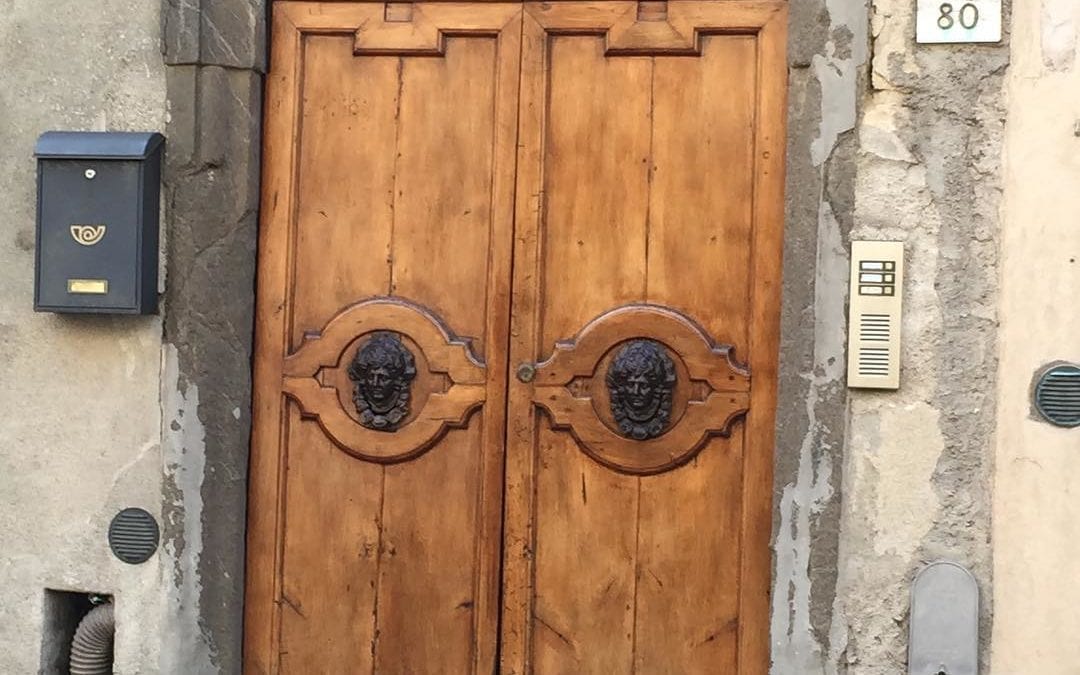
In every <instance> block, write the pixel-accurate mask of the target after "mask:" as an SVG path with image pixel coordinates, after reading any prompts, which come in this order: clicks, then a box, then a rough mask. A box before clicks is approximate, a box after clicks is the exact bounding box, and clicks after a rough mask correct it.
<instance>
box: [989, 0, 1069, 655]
mask: <svg viewBox="0 0 1080 675" xmlns="http://www.w3.org/2000/svg"><path fill="white" fill-rule="evenodd" d="M1078 33H1080V3H1077V2H1075V0H1041V1H1035V2H1028V3H1017V4H1016V5H1015V8H1014V10H1013V33H1012V48H1011V49H1012V65H1011V66H1010V69H1009V76H1008V89H1009V121H1008V125H1007V127H1006V129H1007V133H1006V156H1005V197H1004V202H1005V203H1004V223H1003V228H1002V234H1001V249H1002V270H1001V279H1002V281H1001V289H1002V298H1001V312H1000V316H1001V336H1000V350H999V351H1000V359H1001V367H1000V373H999V377H998V381H999V385H1000V386H999V395H998V421H997V463H996V471H995V480H994V579H995V581H994V606H995V618H994V633H993V647H992V652H993V668H994V672H995V673H1002V674H1003V675H1004V674H1008V673H1046V674H1047V675H1059V674H1060V675H1064V674H1065V673H1076V672H1077V668H1080V665H1078V664H1080V641H1078V640H1077V639H1076V636H1077V634H1080V611H1078V609H1077V608H1078V607H1080V585H1078V584H1077V583H1076V580H1077V579H1078V578H1080V500H1078V499H1077V496H1076V486H1077V485H1078V484H1080V462H1078V459H1080V454H1078V453H1080V429H1072V430H1069V429H1059V428H1056V427H1052V426H1050V425H1048V424H1046V423H1044V422H1041V421H1037V420H1036V419H1035V417H1034V416H1033V415H1032V410H1031V398H1030V385H1031V382H1032V377H1033V375H1034V373H1035V372H1036V371H1037V370H1038V369H1040V368H1042V367H1043V366H1045V365H1046V364H1048V363H1049V362H1051V361H1056V360H1058V359H1061V360H1068V361H1072V362H1077V363H1080V313H1078V312H1077V311H1076V308H1077V304H1076V298H1077V294H1078V293H1080V60H1078V58H1077V55H1078V52H1077V47H1078V43H1077V38H1078Z"/></svg>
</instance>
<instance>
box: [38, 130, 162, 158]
mask: <svg viewBox="0 0 1080 675" xmlns="http://www.w3.org/2000/svg"><path fill="white" fill-rule="evenodd" d="M164 142H165V137H164V136H162V135H161V134H159V133H153V132H138V131H135V132H133V131H46V132H45V133H43V134H42V135H41V136H39V137H38V141H37V145H36V146H35V147H34V156H35V157H37V158H38V159H76V158H77V159H147V158H149V157H151V156H152V155H154V154H155V153H156V152H157V151H158V150H159V148H160V147H161V144H162V143H164Z"/></svg>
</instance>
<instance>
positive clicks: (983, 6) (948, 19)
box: [915, 0, 1001, 44]
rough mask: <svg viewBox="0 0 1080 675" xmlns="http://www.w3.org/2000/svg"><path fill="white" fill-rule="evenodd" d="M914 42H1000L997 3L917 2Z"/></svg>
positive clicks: (991, 0)
mask: <svg viewBox="0 0 1080 675" xmlns="http://www.w3.org/2000/svg"><path fill="white" fill-rule="evenodd" d="M918 2H919V4H918V13H917V15H916V21H915V39H916V42H921V43H927V44H942V43H950V42H1000V41H1001V0H918Z"/></svg>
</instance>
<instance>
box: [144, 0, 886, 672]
mask: <svg viewBox="0 0 1080 675" xmlns="http://www.w3.org/2000/svg"><path fill="white" fill-rule="evenodd" d="M268 4H269V3H268V0H162V33H163V36H162V49H163V53H164V59H165V63H166V64H167V66H168V68H167V95H168V102H169V108H168V110H169V122H168V126H167V128H166V135H167V138H168V151H167V160H166V170H165V177H164V181H165V192H164V195H165V199H166V221H165V222H166V223H167V224H166V236H165V242H166V244H165V246H166V261H167V262H166V272H167V278H166V282H165V287H166V292H165V303H164V315H165V345H164V368H163V378H162V407H163V420H164V423H163V424H164V427H163V430H162V447H163V454H164V460H165V462H164V463H165V467H164V470H165V481H164V484H165V493H164V495H163V505H162V521H163V528H162V530H163V542H164V543H163V547H162V552H163V558H162V560H163V565H164V567H163V574H164V576H165V586H166V588H167V589H168V599H167V601H168V603H169V606H168V608H167V611H166V618H165V624H164V627H165V636H164V638H163V644H162V666H163V672H222V673H239V672H240V659H241V645H242V639H243V595H244V534H245V520H246V513H245V509H246V501H247V462H248V443H249V435H250V429H251V356H252V330H253V318H254V301H255V255H256V232H257V217H258V205H259V175H260V145H261V132H262V109H261V103H262V84H263V77H264V75H265V73H266V63H267V58H266V54H267V45H266V39H267V37H266V26H267V24H268ZM832 4H833V3H832V2H829V1H827V0H793V2H792V12H791V25H790V30H789V35H790V45H789V64H790V68H789V73H790V95H789V101H790V103H789V119H788V138H789V141H788V146H789V149H788V176H787V223H786V233H785V239H786V241H785V261H784V275H785V278H784V314H783V321H782V347H781V370H780V372H781V379H780V399H779V406H778V411H777V420H778V433H777V444H776V478H775V486H776V487H775V490H774V514H775V516H774V519H775V526H774V531H775V533H776V534H774V543H775V546H776V549H777V558H776V559H777V565H776V568H775V569H774V584H773V586H774V589H775V593H776V595H777V600H774V602H773V607H774V611H773V620H772V627H773V632H774V636H773V644H774V654H773V656H774V662H775V663H776V669H777V670H778V671H779V672H793V671H791V670H790V668H788V666H795V665H796V664H795V663H794V662H792V661H791V660H790V659H791V655H792V654H799V653H801V654H803V655H806V654H807V652H808V651H809V652H819V653H820V652H821V651H824V652H827V651H828V650H829V644H828V637H829V636H828V632H829V624H830V621H831V614H832V605H833V599H834V594H835V586H836V560H837V550H836V549H837V540H838V524H839V514H840V509H839V504H840V485H839V483H840V481H839V478H838V476H839V473H838V472H839V467H840V466H841V463H842V462H841V460H842V457H841V453H842V449H843V445H844V443H843V420H844V406H845V405H846V400H845V399H846V393H845V390H844V387H843V383H842V381H840V380H838V378H837V376H835V375H830V372H835V371H834V370H833V371H830V370H829V369H828V368H826V367H825V366H826V365H827V364H828V362H829V360H830V359H833V358H841V357H842V354H831V353H830V349H829V348H830V347H833V345H832V344H831V341H830V342H829V343H828V344H819V343H818V342H819V341H818V340H817V335H816V324H817V321H818V318H819V317H818V315H819V314H823V315H824V316H823V319H822V320H824V321H828V322H835V321H836V320H839V321H841V322H842V321H843V306H844V301H845V292H846V284H845V283H844V279H843V277H842V276H841V277H840V278H839V279H837V278H833V277H835V276H836V270H837V266H838V265H837V263H839V266H840V269H841V270H842V269H843V262H844V253H843V243H844V241H845V240H846V233H847V231H848V230H849V229H850V222H849V219H850V214H851V202H852V199H853V194H854V188H853V179H852V175H851V170H850V166H851V164H852V162H851V161H850V159H851V157H852V154H853V143H852V134H851V128H852V127H853V125H854V121H855V115H856V111H855V110H854V109H852V110H844V109H837V108H836V106H835V105H832V106H830V105H823V98H822V91H823V84H822V83H821V82H820V81H819V75H818V72H819V70H818V69H816V68H813V67H811V66H812V63H813V62H814V60H815V59H828V61H829V62H830V63H831V64H832V65H833V66H835V67H836V68H835V70H837V71H838V72H843V73H846V75H845V76H843V77H841V78H839V79H840V80H841V81H840V82H839V83H837V82H835V81H834V82H831V83H830V87H831V88H832V89H831V91H832V94H833V96H838V97H839V98H840V99H844V100H846V99H847V97H846V96H844V95H843V92H839V93H838V92H837V91H836V87H838V86H839V87H841V88H844V89H848V88H850V89H851V90H852V92H851V95H850V98H851V100H855V96H854V90H855V89H856V88H857V86H858V79H859V78H860V77H861V75H860V74H859V73H861V72H862V66H863V61H864V60H865V49H863V48H862V47H860V45H859V41H860V38H861V39H862V40H865V30H866V13H865V8H860V9H859V10H858V11H854V12H848V13H847V14H846V15H844V16H839V17H837V16H833V17H830V13H829V10H830V8H831V5H832ZM837 36H840V37H843V38H845V39H846V41H847V48H846V50H845V51H844V53H842V54H838V53H835V50H830V49H827V45H835V42H836V40H839V39H840V38H839V37H837ZM827 53H828V56H825V55H826V54H827ZM837 256H839V259H838V258H837ZM830 294H831V295H830ZM819 298H827V299H828V302H824V303H822V302H820V301H819ZM837 303H839V314H837V311H836V310H837ZM834 330H842V326H840V327H837V328H836V329H834ZM840 348H841V350H842V344H841V345H840ZM829 467H833V469H831V470H830V469H829ZM821 471H824V472H826V473H832V472H835V475H824V476H823V475H819V472H821ZM808 472H809V474H808ZM807 475H809V477H810V481H811V482H810V483H809V484H808V483H807V482H806V480H805V479H806V477H807ZM822 480H823V481H825V482H826V483H827V484H831V487H829V488H828V489H826V490H824V491H821V492H820V494H819V493H818V490H817V488H818V487H820V485H819V481H822ZM808 506H812V508H813V511H814V514H813V517H812V518H811V517H810V516H809V515H807V511H808V510H809V509H808ZM786 668H787V670H785V669H786Z"/></svg>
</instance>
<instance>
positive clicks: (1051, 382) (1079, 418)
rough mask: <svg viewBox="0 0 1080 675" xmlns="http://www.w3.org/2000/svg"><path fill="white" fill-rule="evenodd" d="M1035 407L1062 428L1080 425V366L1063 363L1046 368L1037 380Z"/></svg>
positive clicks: (1044, 416)
mask: <svg viewBox="0 0 1080 675" xmlns="http://www.w3.org/2000/svg"><path fill="white" fill-rule="evenodd" d="M1035 409H1036V410H1038V411H1039V414H1040V415H1042V416H1043V418H1045V419H1046V421H1047V422H1050V423H1051V424H1053V425H1055V426H1059V427H1080V366H1078V365H1075V364H1059V365H1055V366H1050V367H1049V368H1046V369H1045V370H1043V372H1042V373H1041V374H1040V375H1039V376H1038V378H1037V380H1036V382H1035Z"/></svg>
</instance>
